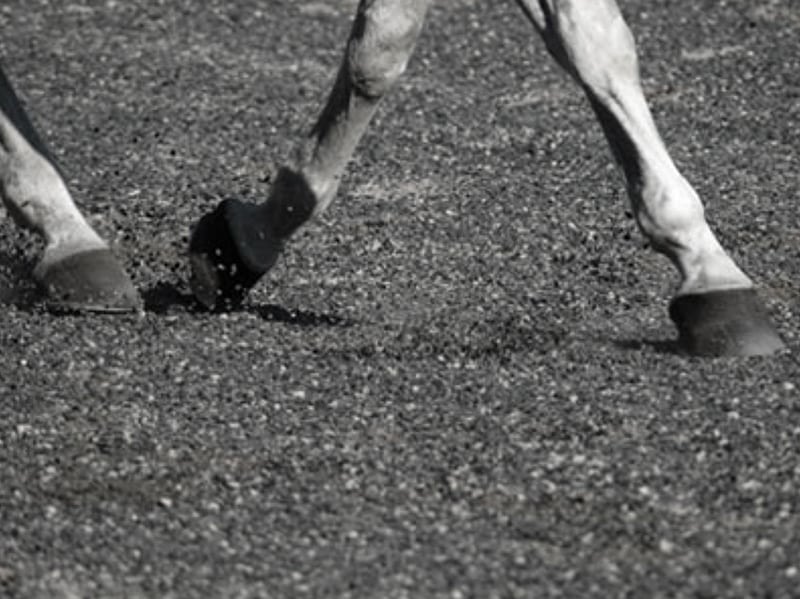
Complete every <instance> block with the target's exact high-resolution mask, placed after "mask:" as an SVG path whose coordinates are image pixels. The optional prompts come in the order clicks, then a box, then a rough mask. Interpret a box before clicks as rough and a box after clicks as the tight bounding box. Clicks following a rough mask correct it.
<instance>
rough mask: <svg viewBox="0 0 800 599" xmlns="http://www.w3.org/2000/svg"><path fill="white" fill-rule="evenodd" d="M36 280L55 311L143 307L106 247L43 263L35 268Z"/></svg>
mask: <svg viewBox="0 0 800 599" xmlns="http://www.w3.org/2000/svg"><path fill="white" fill-rule="evenodd" d="M34 277H35V278H36V281H37V282H38V283H39V285H40V287H41V288H42V289H43V290H44V292H45V293H46V294H47V304H48V307H50V308H51V309H53V310H57V311H67V312H109V313H119V312H134V311H137V310H139V309H141V307H142V300H141V298H140V297H139V293H138V292H137V291H136V289H135V288H134V286H133V283H131V280H130V278H129V277H128V275H127V273H126V272H125V270H124V269H123V268H122V265H121V264H120V263H119V262H118V261H117V259H116V258H115V257H114V254H112V253H111V250H109V249H106V248H102V249H95V250H87V251H83V252H78V253H76V254H71V255H69V256H66V257H64V258H61V259H59V260H55V261H53V262H50V263H48V262H42V263H40V264H39V265H38V266H37V267H36V270H35V271H34Z"/></svg>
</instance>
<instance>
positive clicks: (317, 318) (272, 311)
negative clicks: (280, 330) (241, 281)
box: [249, 304, 353, 327]
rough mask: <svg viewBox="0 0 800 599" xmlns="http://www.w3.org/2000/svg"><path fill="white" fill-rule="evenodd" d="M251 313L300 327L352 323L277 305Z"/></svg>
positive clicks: (264, 307)
mask: <svg viewBox="0 0 800 599" xmlns="http://www.w3.org/2000/svg"><path fill="white" fill-rule="evenodd" d="M249 311H251V312H253V313H254V314H256V315H258V316H259V317H261V318H263V319H264V320H268V321H271V322H280V323H283V324H289V325H293V326H299V327H350V326H352V325H353V323H352V321H350V320H348V319H346V318H342V317H341V316H336V315H335V314H317V313H316V312H308V311H305V310H287V309H286V308H283V307H281V306H277V305H275V304H267V305H263V306H255V307H250V308H249Z"/></svg>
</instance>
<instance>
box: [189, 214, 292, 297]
mask: <svg viewBox="0 0 800 599" xmlns="http://www.w3.org/2000/svg"><path fill="white" fill-rule="evenodd" d="M280 252H281V243H280V240H279V239H277V238H276V237H275V236H274V235H273V234H272V233H271V232H270V231H269V229H268V226H267V224H266V221H265V215H264V211H263V209H262V208H261V207H259V206H256V205H255V204H247V203H245V202H241V201H239V200H224V201H223V202H221V203H220V204H219V205H218V206H217V208H216V209H215V210H214V211H213V212H210V213H208V214H206V215H205V216H203V217H202V218H201V219H200V221H199V222H198V223H197V226H196V227H195V229H194V231H193V232H192V236H191V239H190V241H189V261H190V263H191V267H192V277H191V281H190V284H191V287H192V292H193V293H194V295H195V297H196V298H197V301H198V302H200V304H202V305H203V306H204V307H205V308H207V309H208V310H213V311H225V310H233V309H235V308H237V307H238V306H239V305H241V303H242V302H243V301H244V298H245V297H246V296H247V293H248V292H249V291H250V289H252V287H253V286H254V285H255V284H256V283H257V282H258V280H259V279H260V278H261V277H262V276H264V274H265V273H266V272H267V271H268V270H269V269H270V268H272V266H273V265H274V264H275V261H276V260H277V259H278V256H279V255H280Z"/></svg>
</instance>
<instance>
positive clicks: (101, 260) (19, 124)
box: [0, 70, 141, 312]
mask: <svg viewBox="0 0 800 599" xmlns="http://www.w3.org/2000/svg"><path fill="white" fill-rule="evenodd" d="M0 196H1V197H2V199H3V202H4V203H5V205H6V207H7V208H8V211H9V213H10V214H11V215H12V216H13V217H14V219H15V220H16V221H17V222H19V223H20V224H21V225H23V226H25V227H28V228H30V229H33V230H34V231H36V232H37V233H39V234H40V235H41V236H42V237H43V238H44V240H45V249H44V255H43V256H42V258H41V260H40V261H39V263H38V264H37V266H36V268H35V269H34V273H33V274H34V277H35V278H36V280H37V282H38V283H39V285H40V286H41V287H42V288H43V289H44V291H45V293H47V295H48V299H49V302H50V304H51V305H52V306H53V307H55V308H56V309H59V310H69V311H102V312H127V311H131V310H136V309H138V308H139V307H140V306H141V299H140V298H139V295H138V293H137V292H136V290H135V289H134V287H133V285H132V283H131V281H130V279H129V278H128V275H127V274H126V273H125V271H124V270H123V268H122V266H121V265H120V264H119V262H118V261H117V259H116V258H115V257H114V256H113V254H112V253H111V250H110V249H109V248H108V245H107V244H106V243H105V242H104V241H103V240H102V239H101V238H100V237H99V236H98V235H97V233H95V231H94V230H93V229H92V228H91V226H89V224H88V223H87V222H86V219H84V218H83V215H82V214H81V213H80V211H79V210H78V208H77V207H76V206H75V203H74V202H73V200H72V196H71V195H70V193H69V191H68V190H67V187H66V185H65V184H64V180H63V178H62V177H61V174H60V173H59V171H58V169H57V168H56V166H55V161H54V160H53V159H52V157H51V155H50V153H49V152H48V151H47V149H46V148H45V146H44V144H43V143H42V141H41V139H40V138H39V136H38V135H37V134H36V131H35V130H34V128H33V126H32V125H31V123H30V120H29V119H28V117H27V115H26V114H25V111H24V110H23V108H22V105H21V103H20V102H19V99H18V98H17V96H16V94H15V93H14V90H13V89H12V87H11V84H10V83H9V81H8V79H7V78H6V76H5V74H4V73H3V72H2V70H0Z"/></svg>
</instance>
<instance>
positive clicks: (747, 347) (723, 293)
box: [669, 289, 786, 356]
mask: <svg viewBox="0 0 800 599" xmlns="http://www.w3.org/2000/svg"><path fill="white" fill-rule="evenodd" d="M669 315H670V318H672V321H673V322H674V323H675V325H676V326H677V328H678V344H679V346H680V347H681V349H683V350H684V351H686V352H687V353H689V354H690V355H693V356H766V355H770V354H774V353H775V352H777V351H780V350H782V349H784V348H785V347H786V346H785V344H784V343H783V341H782V340H781V338H780V336H779V335H778V331H777V330H776V329H775V327H774V325H773V324H772V322H771V320H770V318H769V316H768V315H767V311H766V309H765V307H764V305H763V303H762V302H761V300H760V299H759V297H758V295H757V294H756V292H755V290H754V289H724V290H720V291H709V292H706V293H693V294H687V295H680V296H678V297H676V298H675V299H674V300H672V302H671V303H670V307H669Z"/></svg>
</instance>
